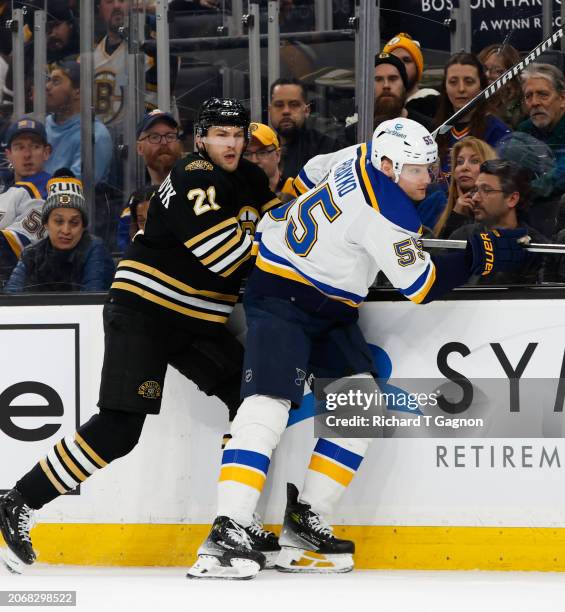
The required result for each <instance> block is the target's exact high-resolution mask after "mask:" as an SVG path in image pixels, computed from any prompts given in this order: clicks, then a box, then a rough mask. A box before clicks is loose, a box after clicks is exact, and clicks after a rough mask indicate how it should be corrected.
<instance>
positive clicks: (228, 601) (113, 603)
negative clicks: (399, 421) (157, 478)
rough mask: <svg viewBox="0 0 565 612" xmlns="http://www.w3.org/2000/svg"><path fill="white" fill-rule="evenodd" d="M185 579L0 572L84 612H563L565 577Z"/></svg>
mask: <svg viewBox="0 0 565 612" xmlns="http://www.w3.org/2000/svg"><path fill="white" fill-rule="evenodd" d="M185 573H186V572H185V570H184V568H101V567H78V566H74V567H71V566H48V565H41V564H37V565H35V566H34V567H32V568H30V570H29V571H28V573H26V574H25V575H24V576H13V575H10V574H8V573H7V572H6V571H5V570H3V569H2V570H0V590H2V591H6V590H25V591H27V590H51V591H52V590H76V591H77V607H76V608H74V609H76V610H80V611H81V612H82V611H86V610H88V611H93V612H94V611H96V612H122V611H128V612H129V611H130V610H131V611H132V612H145V611H146V610H147V611H149V610H151V611H152V612H168V611H176V610H183V611H191V612H192V611H194V612H198V611H200V610H204V611H205V612H215V611H216V610H222V611H226V612H232V611H236V610H237V611H240V610H241V611H242V612H251V611H255V610H261V611H262V612H263V611H264V612H271V610H273V611H274V610H287V611H288V612H296V611H298V610H308V612H313V611H314V610H320V611H321V612H322V611H323V612H326V611H328V610H340V611H343V612H357V611H360V612H361V611H365V610H367V611H371V612H372V611H383V612H385V611H386V612H389V611H390V612H408V611H410V612H415V611H417V612H427V611H430V612H444V611H445V612H448V611H449V612H454V610H456V611H457V612H490V611H491V610H492V611H493V612H494V611H496V612H506V611H508V612H545V611H549V610H551V611H554V610H562V609H563V601H565V575H564V574H557V573H537V572H478V571H476V572H475V571H473V572H447V571H446V572H432V571H355V572H353V573H350V574H341V575H308V574H306V575H295V574H281V573H278V572H276V571H272V570H271V571H264V572H261V574H260V575H259V576H258V577H257V578H256V579H254V580H251V581H238V582H234V581H231V582H226V581H218V580H213V581H204V580H201V581H197V580H188V579H186V578H185ZM18 609H24V610H27V609H31V608H28V607H27V606H26V607H23V606H22V607H18ZM34 609H37V608H34ZM43 609H49V610H54V609H55V608H53V607H48V608H43ZM58 609H60V608H58ZM71 609H72V608H71Z"/></svg>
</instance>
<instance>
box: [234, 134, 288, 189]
mask: <svg viewBox="0 0 565 612" xmlns="http://www.w3.org/2000/svg"><path fill="white" fill-rule="evenodd" d="M249 135H250V138H249V144H248V145H247V148H246V149H245V151H244V152H243V157H245V159H248V160H249V161H250V162H252V163H254V164H257V165H258V166H259V167H260V168H261V169H262V170H263V172H264V173H265V174H266V175H267V178H268V179H269V187H270V189H271V191H272V192H273V193H276V194H277V195H278V196H279V197H280V194H281V193H285V194H287V195H289V196H293V197H294V196H295V195H296V194H295V193H294V189H293V188H292V178H288V179H286V181H283V180H282V173H281V169H280V161H281V146H280V144H279V139H278V138H277V135H276V133H275V132H274V131H273V130H272V129H271V128H270V127H269V126H268V125H265V124H264V123H250V124H249Z"/></svg>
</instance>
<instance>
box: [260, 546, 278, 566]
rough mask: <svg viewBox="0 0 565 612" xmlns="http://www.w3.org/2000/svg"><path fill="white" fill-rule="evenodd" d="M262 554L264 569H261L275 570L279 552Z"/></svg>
mask: <svg viewBox="0 0 565 612" xmlns="http://www.w3.org/2000/svg"><path fill="white" fill-rule="evenodd" d="M263 554H264V555H265V567H264V568H263V569H266V570H269V569H276V563H277V559H278V558H279V555H280V550H273V551H270V552H263Z"/></svg>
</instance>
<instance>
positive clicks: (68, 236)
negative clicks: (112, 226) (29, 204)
mask: <svg viewBox="0 0 565 612" xmlns="http://www.w3.org/2000/svg"><path fill="white" fill-rule="evenodd" d="M47 193H48V195H47V199H46V200H45V204H44V205H43V210H42V214H41V223H42V224H43V226H44V227H45V230H46V231H47V237H46V238H43V239H42V240H40V241H39V242H38V243H37V244H35V245H32V246H29V247H27V248H26V249H25V250H24V252H23V253H22V258H21V260H20V261H19V262H18V265H17V266H16V268H15V269H14V271H13V272H12V275H11V276H10V280H9V281H8V283H7V285H6V289H5V291H6V293H20V292H28V293H43V292H60V291H106V290H107V289H108V288H109V286H110V283H111V282H112V276H113V273H114V264H113V261H112V257H111V256H110V253H109V252H108V251H107V250H106V247H105V246H104V243H103V242H102V241H101V240H100V239H99V238H95V237H93V236H91V235H90V234H89V233H88V231H87V230H86V227H87V226H88V211H87V207H86V202H85V200H84V196H83V194H82V184H81V182H80V181H79V180H78V179H76V178H75V177H73V176H72V173H71V172H70V171H69V170H67V169H63V170H60V171H59V172H58V173H56V176H54V177H53V178H52V179H51V180H49V182H48V183H47Z"/></svg>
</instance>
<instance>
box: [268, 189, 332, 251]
mask: <svg viewBox="0 0 565 612" xmlns="http://www.w3.org/2000/svg"><path fill="white" fill-rule="evenodd" d="M295 203H296V200H293V201H292V202H289V203H288V205H287V206H280V207H278V208H275V209H273V210H271V211H269V215H270V216H271V217H272V218H273V219H275V221H287V224H286V243H287V245H288V247H289V248H290V249H291V250H292V251H294V252H295V253H296V254H297V255H299V256H300V257H306V256H307V255H308V253H310V251H311V250H312V247H313V246H314V245H315V244H316V241H317V240H318V221H317V220H316V219H315V218H314V214H313V213H314V210H315V209H316V208H319V209H320V210H321V211H322V212H323V214H324V216H325V217H326V219H327V220H328V222H329V223H333V222H334V221H335V220H336V219H337V218H338V217H339V215H341V210H340V209H339V208H338V207H337V206H336V204H335V202H334V201H333V198H332V193H331V191H330V188H329V186H328V184H327V183H326V184H324V185H323V186H322V187H320V188H319V189H317V190H316V191H314V192H313V193H312V194H310V195H309V196H308V197H307V198H305V199H304V200H302V201H301V202H299V203H298V210H297V212H296V214H292V215H291V216H290V219H289V213H290V211H291V209H292V212H293V213H294V211H295V210H296V209H295V208H294V204H295ZM295 217H296V219H295Z"/></svg>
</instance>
